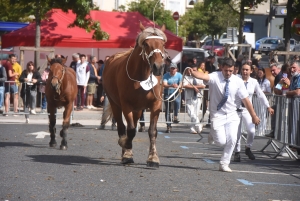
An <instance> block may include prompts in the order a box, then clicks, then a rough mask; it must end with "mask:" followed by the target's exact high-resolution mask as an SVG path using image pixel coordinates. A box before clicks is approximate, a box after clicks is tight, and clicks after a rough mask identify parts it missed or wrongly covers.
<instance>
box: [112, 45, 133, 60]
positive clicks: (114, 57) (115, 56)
mask: <svg viewBox="0 0 300 201" xmlns="http://www.w3.org/2000/svg"><path fill="white" fill-rule="evenodd" d="M131 51H133V49H132V48H131V49H129V50H127V51H124V52H119V53H116V54H114V55H113V56H111V60H116V59H119V58H121V57H126V56H128V55H129V54H130V53H131Z"/></svg>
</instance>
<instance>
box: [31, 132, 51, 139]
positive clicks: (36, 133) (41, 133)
mask: <svg viewBox="0 0 300 201" xmlns="http://www.w3.org/2000/svg"><path fill="white" fill-rule="evenodd" d="M28 134H29V135H36V137H35V138H45V136H46V135H50V133H48V132H45V131H39V132H35V133H28Z"/></svg>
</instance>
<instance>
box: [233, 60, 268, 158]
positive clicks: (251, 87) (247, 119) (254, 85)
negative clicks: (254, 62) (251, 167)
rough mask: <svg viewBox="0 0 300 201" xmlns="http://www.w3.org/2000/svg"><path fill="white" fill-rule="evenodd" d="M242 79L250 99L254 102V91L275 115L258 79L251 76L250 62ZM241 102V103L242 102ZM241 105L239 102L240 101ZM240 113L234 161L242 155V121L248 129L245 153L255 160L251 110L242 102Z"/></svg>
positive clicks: (246, 65) (253, 126)
mask: <svg viewBox="0 0 300 201" xmlns="http://www.w3.org/2000/svg"><path fill="white" fill-rule="evenodd" d="M241 72H242V80H243V81H244V85H245V87H246V88H247V91H248V93H249V100H250V101H251V102H252V96H253V94H254V92H255V93H256V95H257V98H258V99H259V100H260V101H261V103H262V104H263V105H264V106H265V107H266V108H267V109H268V112H269V113H270V114H271V115H273V114H274V110H273V109H272V108H271V107H270V105H269V102H268V100H267V98H266V95H265V93H264V92H263V91H262V89H261V88H260V86H259V84H258V82H257V80H256V79H254V78H252V77H250V74H251V73H252V70H251V67H250V65H249V64H247V63H246V64H244V65H243V66H242V71H241ZM240 104H241V103H240ZM238 105H239V103H238ZM239 111H240V115H241V121H240V126H239V129H238V133H237V143H236V146H235V150H234V151H235V155H234V160H233V161H234V162H240V161H241V156H240V151H241V129H242V122H243V124H244V125H245V127H246V130H247V143H246V147H245V154H246V155H247V156H248V157H249V159H251V160H254V159H255V156H254V154H253V153H252V152H251V147H252V144H253V140H254V135H255V125H254V124H253V123H252V121H251V115H250V114H249V111H248V110H246V108H245V106H244V105H243V104H241V107H240V108H239Z"/></svg>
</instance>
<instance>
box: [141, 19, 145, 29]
mask: <svg viewBox="0 0 300 201" xmlns="http://www.w3.org/2000/svg"><path fill="white" fill-rule="evenodd" d="M140 29H141V31H144V29H145V27H144V25H143V24H142V22H141V21H140Z"/></svg>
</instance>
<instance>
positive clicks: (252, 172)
mask: <svg viewBox="0 0 300 201" xmlns="http://www.w3.org/2000/svg"><path fill="white" fill-rule="evenodd" d="M232 172H241V173H250V174H271V175H289V176H300V174H288V173H283V172H255V171H243V170H232Z"/></svg>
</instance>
